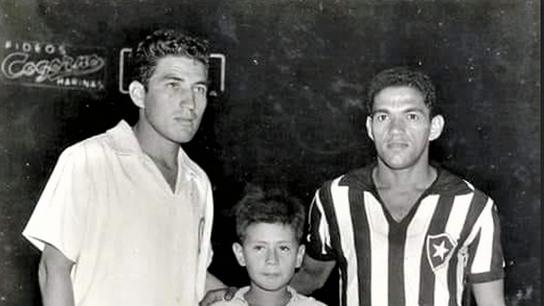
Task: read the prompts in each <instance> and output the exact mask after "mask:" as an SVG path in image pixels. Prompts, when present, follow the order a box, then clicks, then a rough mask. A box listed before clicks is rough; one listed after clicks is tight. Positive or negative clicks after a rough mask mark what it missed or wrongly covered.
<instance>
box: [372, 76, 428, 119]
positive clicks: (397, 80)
mask: <svg viewBox="0 0 544 306" xmlns="http://www.w3.org/2000/svg"><path fill="white" fill-rule="evenodd" d="M392 86H408V87H412V88H415V89H417V90H418V91H419V92H421V94H422V95H423V98H424V103H425V105H426V106H427V108H429V111H430V114H431V117H433V116H434V115H436V114H437V109H436V87H435V85H434V84H433V82H432V81H431V78H430V77H429V76H428V75H427V74H425V73H424V72H423V71H421V70H419V69H416V68H411V67H404V66H401V67H393V68H390V69H385V70H382V71H380V72H379V73H378V74H376V75H375V76H374V77H373V78H372V80H371V81H370V84H369V86H368V92H367V101H366V102H367V103H366V108H367V112H368V114H369V115H371V114H372V109H373V106H374V98H375V97H376V95H377V94H378V93H379V92H380V91H381V90H382V89H384V88H386V87H392Z"/></svg>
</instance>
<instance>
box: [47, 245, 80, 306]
mask: <svg viewBox="0 0 544 306" xmlns="http://www.w3.org/2000/svg"><path fill="white" fill-rule="evenodd" d="M73 265H74V262H73V261H71V260H69V259H68V258H66V256H64V254H62V253H61V252H60V251H59V250H57V249H56V248H55V247H53V246H51V245H50V244H47V243H46V244H45V248H44V250H43V252H42V256H41V259H40V265H39V270H38V279H39V283H40V290H41V293H42V302H43V305H44V306H74V290H73V287H72V280H71V278H70V271H71V270H72V267H73Z"/></svg>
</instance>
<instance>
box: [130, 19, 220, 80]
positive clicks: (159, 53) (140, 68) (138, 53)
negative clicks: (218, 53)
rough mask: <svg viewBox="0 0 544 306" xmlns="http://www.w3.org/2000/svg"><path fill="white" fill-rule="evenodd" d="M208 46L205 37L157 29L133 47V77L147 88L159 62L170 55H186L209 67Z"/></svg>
mask: <svg viewBox="0 0 544 306" xmlns="http://www.w3.org/2000/svg"><path fill="white" fill-rule="evenodd" d="M208 48H209V46H208V41H206V40H204V39H201V38H198V37H194V36H190V35H187V34H184V33H181V32H177V31H174V30H171V29H166V30H157V31H155V32H153V33H152V34H150V35H148V36H146V37H145V38H144V39H143V40H142V41H141V42H139V43H138V45H137V46H136V47H135V48H134V49H133V50H134V53H133V61H132V63H133V66H132V79H133V80H135V81H138V82H140V83H142V84H143V85H144V86H145V87H146V88H147V84H148V81H149V78H151V75H153V72H154V71H155V68H156V67H157V62H158V61H159V59H161V58H163V57H165V56H168V55H172V56H185V57H187V58H190V59H193V60H197V61H199V62H201V63H202V64H203V65H204V66H205V67H206V68H207V67H208V63H209V55H210V54H209V49H208Z"/></svg>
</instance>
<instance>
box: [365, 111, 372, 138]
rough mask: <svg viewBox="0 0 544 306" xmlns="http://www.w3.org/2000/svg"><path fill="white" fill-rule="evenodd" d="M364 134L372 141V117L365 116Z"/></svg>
mask: <svg viewBox="0 0 544 306" xmlns="http://www.w3.org/2000/svg"><path fill="white" fill-rule="evenodd" d="M366 133H367V134H368V137H370V139H372V141H374V134H373V133H372V117H371V116H370V115H369V116H366Z"/></svg>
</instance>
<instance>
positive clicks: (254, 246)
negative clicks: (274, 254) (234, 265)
mask: <svg viewBox="0 0 544 306" xmlns="http://www.w3.org/2000/svg"><path fill="white" fill-rule="evenodd" d="M252 249H253V250H255V251H257V252H258V251H262V250H264V246H263V245H260V244H255V245H253V247H252Z"/></svg>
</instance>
